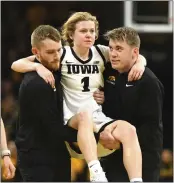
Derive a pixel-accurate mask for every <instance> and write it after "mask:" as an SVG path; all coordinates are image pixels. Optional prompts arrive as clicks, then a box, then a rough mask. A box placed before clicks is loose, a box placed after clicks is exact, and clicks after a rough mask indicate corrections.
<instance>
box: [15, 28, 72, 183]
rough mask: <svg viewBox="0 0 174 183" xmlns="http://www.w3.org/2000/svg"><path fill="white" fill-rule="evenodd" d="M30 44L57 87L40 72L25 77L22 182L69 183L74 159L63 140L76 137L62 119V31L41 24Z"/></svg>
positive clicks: (21, 104) (20, 131) (21, 94)
mask: <svg viewBox="0 0 174 183" xmlns="http://www.w3.org/2000/svg"><path fill="white" fill-rule="evenodd" d="M31 44H32V52H33V54H35V55H36V60H35V62H39V63H42V64H43V65H44V66H45V67H47V68H48V69H49V70H51V71H52V72H53V73H54V77H55V86H54V87H51V85H50V84H48V83H46V82H45V81H44V80H43V79H42V78H41V77H40V76H39V75H38V74H37V72H28V73H26V74H25V76H24V78H23V81H22V83H21V86H20V90H19V123H18V132H17V137H16V146H17V153H18V165H19V169H20V172H21V175H22V178H23V181H29V182H59V181H62V182H63V181H64V182H69V181H71V162H70V156H69V153H68V151H67V149H66V146H65V143H64V140H69V141H70V140H73V139H72V136H70V137H69V136H68V135H66V134H67V133H66V129H65V128H64V125H63V118H62V114H63V111H62V110H63V107H62V95H61V88H60V75H59V71H58V69H59V60H60V50H61V47H62V45H61V38H60V34H59V32H58V31H57V30H56V29H55V28H53V27H51V26H49V25H41V26H39V27H37V28H36V29H35V30H34V31H33V33H32V35H31ZM62 167H64V168H63V169H62Z"/></svg>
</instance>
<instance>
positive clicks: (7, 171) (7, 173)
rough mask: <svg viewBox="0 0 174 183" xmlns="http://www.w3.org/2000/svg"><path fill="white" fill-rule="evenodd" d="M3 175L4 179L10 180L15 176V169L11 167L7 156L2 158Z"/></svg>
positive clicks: (11, 164)
mask: <svg viewBox="0 0 174 183" xmlns="http://www.w3.org/2000/svg"><path fill="white" fill-rule="evenodd" d="M3 160H4V174H3V176H4V177H5V178H6V179H12V178H13V177H14V176H15V171H16V168H15V166H14V165H13V163H12V161H11V159H10V157H9V156H4V158H3Z"/></svg>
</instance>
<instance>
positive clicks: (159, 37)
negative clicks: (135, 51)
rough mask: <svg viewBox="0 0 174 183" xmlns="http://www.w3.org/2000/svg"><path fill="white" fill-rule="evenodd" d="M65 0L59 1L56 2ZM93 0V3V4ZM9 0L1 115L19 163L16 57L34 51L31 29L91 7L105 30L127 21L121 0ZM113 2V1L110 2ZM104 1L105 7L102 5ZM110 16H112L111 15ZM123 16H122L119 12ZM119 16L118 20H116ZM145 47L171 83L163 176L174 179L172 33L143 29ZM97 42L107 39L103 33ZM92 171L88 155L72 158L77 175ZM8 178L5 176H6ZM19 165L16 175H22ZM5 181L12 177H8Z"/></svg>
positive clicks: (154, 66) (59, 21) (4, 9)
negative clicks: (83, 158) (34, 0)
mask: <svg viewBox="0 0 174 183" xmlns="http://www.w3.org/2000/svg"><path fill="white" fill-rule="evenodd" d="M56 3H59V4H56ZM91 3H93V6H91ZM91 3H89V2H88V3H87V2H66V3H64V2H51V3H49V2H45V3H41V2H40V3H31V2H3V3H2V5H1V7H2V8H1V11H2V21H1V35H2V36H1V69H2V70H1V73H2V74H1V116H2V118H3V120H4V124H5V129H6V132H7V138H8V146H9V149H11V151H12V160H13V162H14V164H15V165H16V148H15V144H14V140H15V133H16V129H17V127H16V124H17V123H16V122H17V120H18V90H19V86H20V83H21V80H22V78H23V75H22V74H19V73H16V72H13V71H12V70H11V68H10V67H11V64H12V62H13V61H15V60H17V59H19V58H21V57H26V56H28V55H31V45H30V35H31V33H32V31H33V30H34V29H35V28H36V27H37V26H38V25H40V24H50V25H53V26H54V27H56V28H58V29H60V27H61V25H62V24H63V22H64V21H65V20H66V19H67V18H68V17H69V15H70V14H72V13H73V12H74V11H90V12H92V13H93V14H94V15H96V16H97V17H98V19H99V22H100V34H102V33H104V32H105V31H106V30H107V29H111V28H114V27H118V26H122V25H123V18H122V9H123V5H122V4H121V3H119V2H115V6H114V2H111V3H112V4H110V3H107V4H105V5H104V7H103V8H105V9H107V8H108V11H103V9H102V6H101V4H100V3H102V2H98V3H97V2H91ZM99 4H100V6H99ZM109 4H110V5H109ZM99 7H101V8H99ZM109 17H110V19H111V20H110V21H108V19H109ZM118 17H119V18H118ZM114 19H115V21H114ZM140 36H141V40H142V45H141V47H142V51H141V53H142V54H143V55H144V56H145V57H146V59H147V64H148V67H150V68H151V70H152V71H153V72H154V73H155V74H156V75H157V76H158V77H159V79H160V80H161V81H162V83H163V84H164V88H165V93H166V97H165V103H164V114H163V122H164V151H163V154H162V165H161V181H163V182H165V181H173V152H172V150H173V147H172V146H173V142H172V140H173V138H172V135H173V128H172V124H173V121H172V120H173V117H172V115H173V107H172V105H173V98H172V96H173V85H172V84H173V71H172V70H173V67H172V64H173V49H172V46H173V44H172V40H173V38H172V34H165V33H162V34H155V36H154V34H153V35H147V34H142V35H141V34H140ZM97 43H102V44H103V43H105V41H104V40H103V38H102V37H101V36H100V37H99V40H98V41H97ZM84 177H86V180H88V172H87V168H86V165H85V163H84V161H81V160H76V159H72V180H77V181H81V180H84V179H83V178H84ZM2 179H3V177H2ZM20 180H21V179H20V174H19V172H18V171H17V172H16V177H15V179H14V180H13V181H20ZM4 181H6V180H5V179H4Z"/></svg>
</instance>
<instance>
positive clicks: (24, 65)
mask: <svg viewBox="0 0 174 183" xmlns="http://www.w3.org/2000/svg"><path fill="white" fill-rule="evenodd" d="M34 59H35V55H32V56H29V57H25V58H21V59H19V60H16V61H14V62H13V63H12V65H11V69H12V70H14V71H16V72H21V73H25V72H30V71H35V70H36V67H37V65H38V64H39V63H35V62H34Z"/></svg>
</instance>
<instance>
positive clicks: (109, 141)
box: [99, 123, 120, 149]
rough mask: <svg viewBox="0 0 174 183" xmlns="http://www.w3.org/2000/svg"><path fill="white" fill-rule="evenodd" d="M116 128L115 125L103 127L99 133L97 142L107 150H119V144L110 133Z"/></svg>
mask: <svg viewBox="0 0 174 183" xmlns="http://www.w3.org/2000/svg"><path fill="white" fill-rule="evenodd" d="M115 128H116V124H115V123H112V124H110V125H108V126H107V127H105V129H104V130H103V131H102V132H101V133H100V139H99V142H100V143H101V144H102V145H103V146H104V147H105V148H107V149H119V148H120V142H119V141H118V140H116V139H115V138H114V137H113V135H112V131H113V130H114V129H115Z"/></svg>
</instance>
